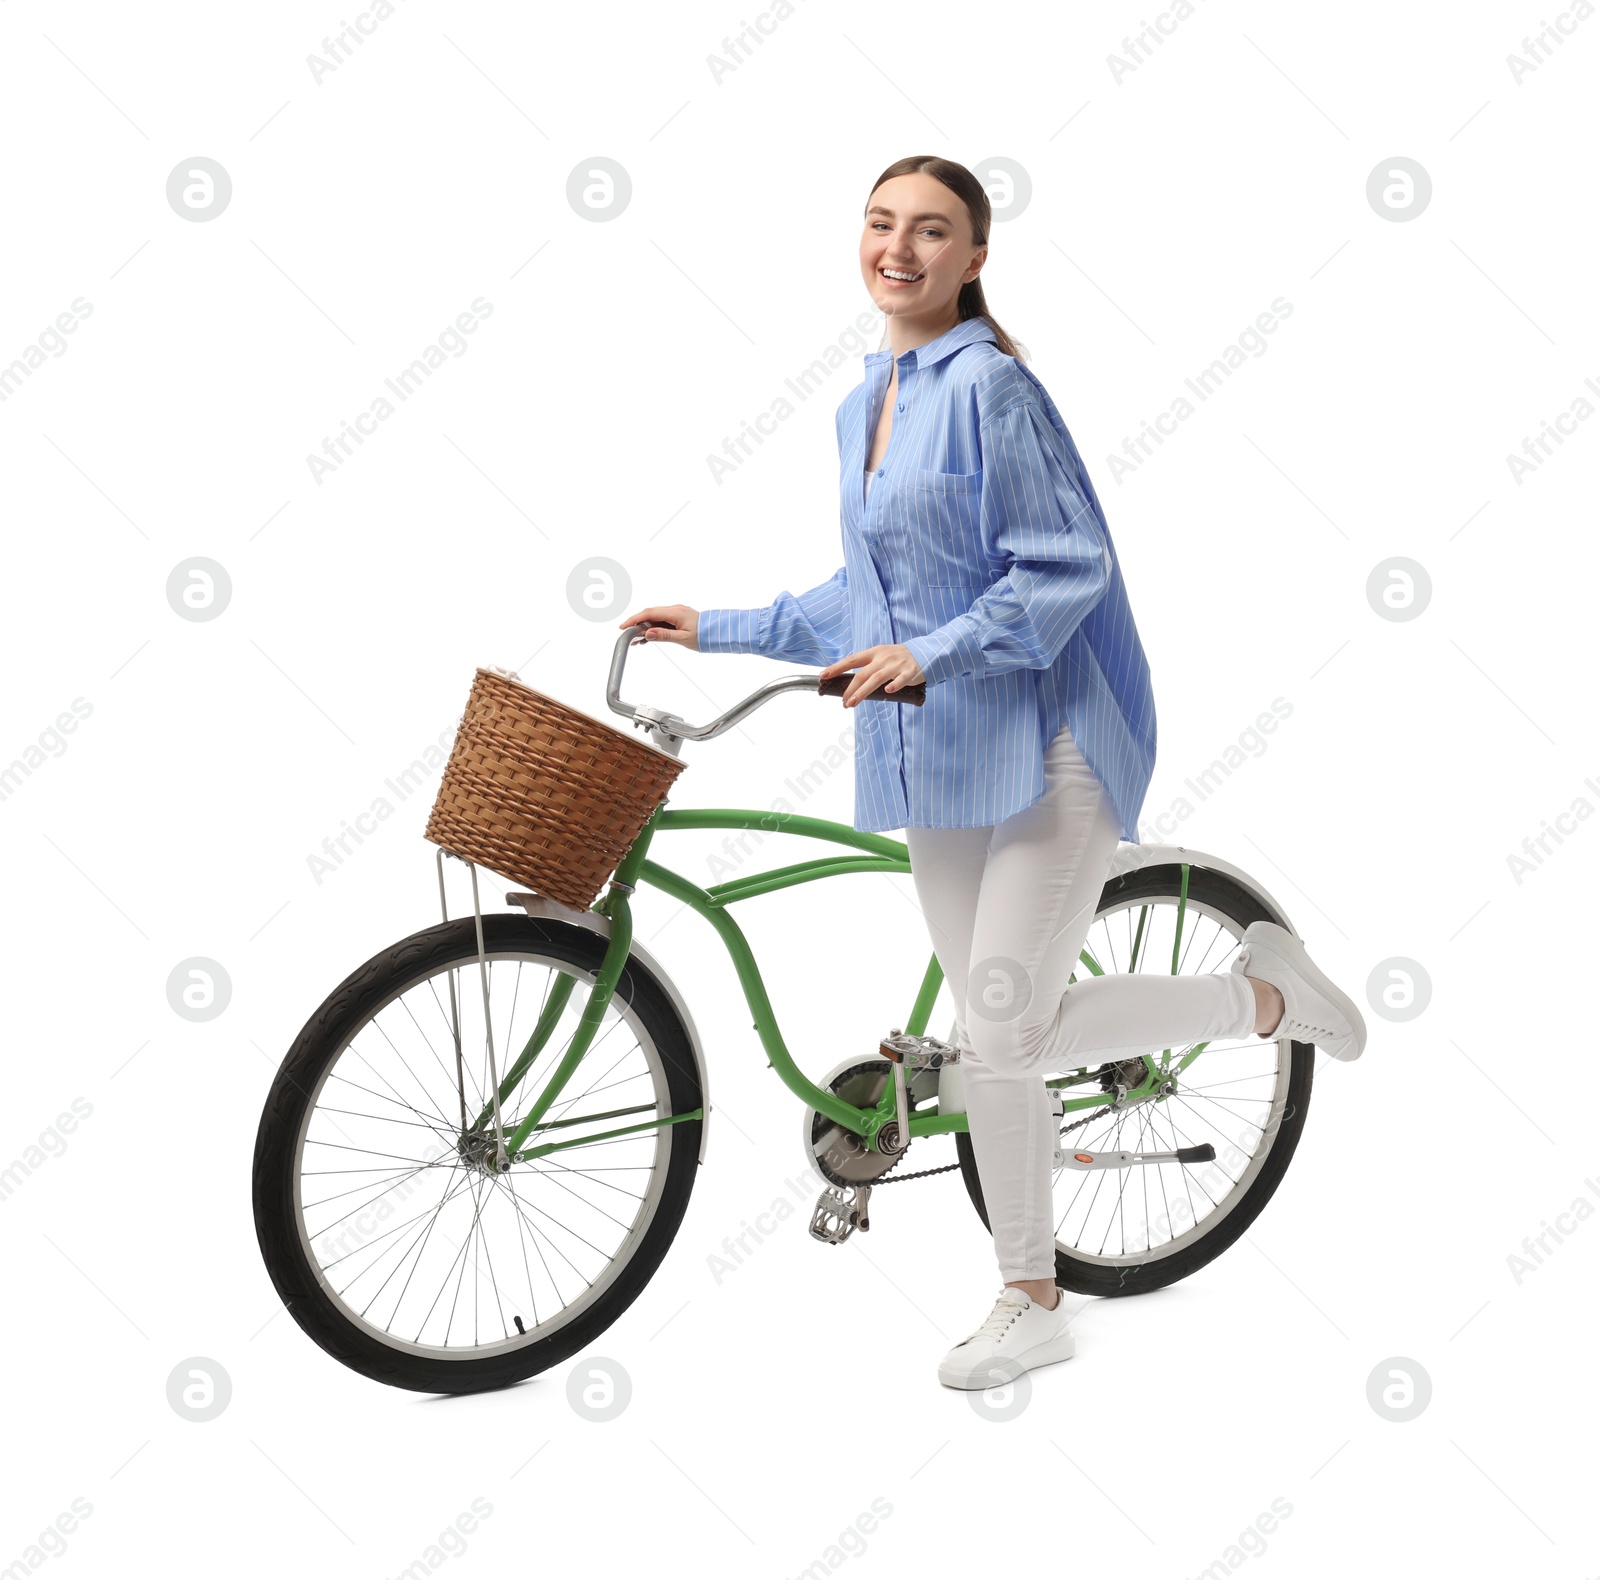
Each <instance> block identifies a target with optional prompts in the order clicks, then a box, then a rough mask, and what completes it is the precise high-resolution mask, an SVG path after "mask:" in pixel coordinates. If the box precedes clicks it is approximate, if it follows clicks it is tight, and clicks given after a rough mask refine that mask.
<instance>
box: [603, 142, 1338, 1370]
mask: <svg viewBox="0 0 1600 1580" xmlns="http://www.w3.org/2000/svg"><path fill="white" fill-rule="evenodd" d="M991 217H992V216H991V211H990V203H989V198H988V195H987V193H986V192H985V191H984V188H983V185H982V183H981V182H980V181H979V180H978V179H977V177H976V176H974V175H973V173H972V172H971V171H970V170H968V169H967V168H966V167H965V166H964V165H960V164H957V163H955V162H954V161H953V160H949V159H942V158H938V157H936V156H933V155H918V156H915V157H913V158H910V159H902V160H898V161H897V162H896V163H894V164H892V165H890V166H889V168H888V169H887V170H885V171H884V172H883V173H882V174H881V175H880V176H879V177H878V179H877V180H876V181H875V182H874V183H873V185H872V189H871V192H870V193H869V195H868V197H867V201H866V204H865V206H864V209H863V212H862V228H861V234H860V239H859V242H858V246H857V258H858V266H859V268H860V271H861V280H862V283H863V284H864V285H865V287H866V289H867V292H868V294H869V295H870V296H871V298H872V300H873V301H874V303H876V305H877V307H878V309H879V311H881V312H882V313H883V314H884V317H885V319H886V321H887V325H886V335H885V344H884V345H883V346H881V347H880V348H879V349H878V350H877V351H873V352H869V353H868V354H867V355H866V356H865V357H864V358H863V364H864V377H863V379H862V381H861V383H860V384H859V385H858V386H857V387H856V388H855V389H853V390H851V391H850V393H849V394H848V395H846V396H845V398H844V400H843V401H842V402H841V403H840V405H839V407H838V410H837V413H836V417H835V427H836V436H837V439H838V446H839V519H840V528H841V535H842V539H843V548H844V561H845V562H844V564H843V565H842V566H840V568H839V569H838V570H837V571H836V572H835V573H834V574H833V575H832V576H831V577H830V578H829V579H828V580H827V581H825V582H823V583H821V584H820V585H818V586H816V587H813V588H810V589H809V590H808V591H806V592H803V593H800V594H799V595H796V594H794V593H792V592H790V591H788V590H787V589H785V590H784V591H783V592H781V593H779V595H778V597H777V598H776V599H775V600H774V601H773V602H772V603H771V604H769V605H767V606H766V607H765V608H755V609H706V610H704V611H703V612H697V611H696V610H694V609H692V608H690V607H688V606H687V605H684V604H665V605H651V606H648V607H646V608H644V609H641V610H638V611H636V612H634V613H632V614H630V615H629V616H628V617H627V618H626V619H625V620H623V621H621V622H620V623H621V625H622V626H624V627H628V626H633V625H637V624H640V623H642V622H647V621H657V622H661V623H660V624H659V625H657V626H654V627H652V628H650V629H648V630H647V631H646V633H645V636H644V638H643V639H644V640H646V641H657V642H660V641H665V642H676V643H679V644H680V645H683V646H686V647H690V648H695V649H698V650H699V651H701V652H707V653H761V654H763V655H765V656H766V657H769V658H776V659H782V660H788V661H790V662H795V663H802V664H818V665H822V666H824V667H823V668H822V670H821V673H820V676H819V679H822V680H826V679H829V678H831V677H834V676H845V677H846V686H845V691H844V693H843V696H844V703H845V706H846V707H847V708H851V709H853V710H855V740H856V752H855V763H856V768H855V788H856V805H855V827H856V828H857V829H859V830H862V831H871V832H878V831H884V830H889V829H904V830H905V832H906V851H907V855H908V857H909V861H910V866H911V876H912V879H913V881H914V883H915V885H916V891H917V898H918V901H919V903H920V905H921V909H922V913H923V917H924V920H925V921H926V923H927V926H928V931H929V934H930V937H931V939H932V943H933V948H934V953H935V954H936V955H937V957H938V962H939V966H940V968H941V970H942V972H943V975H944V980H945V982H946V983H947V984H948V985H949V988H950V993H951V996H952V998H953V1000H954V1003H955V1013H956V1023H955V1028H954V1031H953V1032H952V1036H951V1041H952V1042H953V1043H954V1044H955V1045H956V1046H957V1048H958V1050H959V1058H960V1066H961V1070H962V1087H963V1096H964V1099H965V1108H966V1112H967V1118H968V1129H969V1134H970V1138H971V1148H972V1153H973V1156H974V1159H975V1163H976V1172H977V1175H978V1178H979V1181H980V1183H981V1186H982V1196H983V1201H984V1204H985V1211H986V1213H987V1218H986V1221H987V1223H988V1226H989V1228H990V1230H991V1232H992V1233H993V1235H994V1242H995V1254H996V1260H997V1261H998V1263H999V1267H1000V1273H1001V1277H1002V1278H1003V1280H1004V1287H1003V1288H1002V1289H1001V1292H1000V1298H999V1299H998V1300H997V1301H996V1303H995V1306H994V1309H993V1310H992V1311H991V1312H990V1314H989V1316H988V1317H987V1318H986V1319H985V1321H984V1322H983V1324H982V1325H981V1326H980V1327H978V1328H977V1329H975V1330H974V1331H973V1332H972V1333H971V1334H970V1335H968V1337H967V1338H966V1339H964V1340H963V1341H962V1342H961V1343H960V1344H958V1345H956V1346H955V1347H954V1348H953V1349H952V1350H951V1351H950V1352H949V1354H947V1355H946V1356H945V1357H944V1359H943V1360H942V1361H941V1363H940V1365H939V1380H940V1381H941V1382H943V1383H945V1384H946V1385H947V1386H950V1387H954V1388H974V1389H977V1388H985V1387H988V1386H990V1385H991V1384H992V1383H993V1382H994V1381H995V1379H996V1377H997V1376H998V1375H1000V1374H1001V1373H1004V1374H1005V1375H1006V1376H1008V1377H1011V1378H1014V1377H1015V1375H1016V1373H1017V1372H1018V1371H1022V1370H1027V1369H1029V1368H1030V1367H1034V1366H1042V1365H1047V1364H1049V1363H1051V1362H1053V1361H1059V1360H1065V1359H1066V1358H1067V1357H1068V1356H1070V1355H1071V1354H1072V1353H1073V1348H1074V1341H1073V1337H1072V1335H1071V1334H1070V1333H1069V1332H1068V1329H1067V1320H1068V1314H1067V1312H1066V1310H1065V1308H1064V1306H1063V1303H1062V1300H1061V1289H1060V1287H1059V1286H1058V1285H1057V1284H1056V1282H1055V1276H1056V1270H1057V1268H1058V1266H1063V1265H1065V1266H1070V1262H1066V1263H1061V1262H1058V1255H1060V1256H1065V1253H1064V1252H1060V1251H1059V1250H1058V1244H1059V1242H1058V1241H1057V1239H1056V1232H1055V1227H1054V1224H1055V1220H1056V1218H1057V1217H1058V1216H1060V1214H1058V1213H1057V1212H1056V1211H1055V1210H1054V1206H1053V1201H1052V1191H1053V1180H1052V1174H1053V1172H1054V1171H1055V1163H1054V1159H1055V1158H1056V1157H1057V1156H1059V1155H1060V1134H1061V1131H1060V1124H1059V1119H1058V1117H1057V1114H1056V1112H1055V1111H1054V1110H1053V1108H1052V1103H1051V1100H1050V1097H1049V1094H1048V1092H1047V1090H1046V1087H1045V1076H1046V1075H1049V1074H1059V1073H1063V1072H1065V1071H1067V1070H1070V1069H1072V1068H1074V1067H1076V1066H1079V1065H1081V1064H1082V1063H1083V1058H1082V1057H1081V1052H1082V1050H1085V1049H1106V1048H1111V1049H1116V1050H1119V1052H1123V1051H1125V1054H1126V1056H1128V1057H1131V1056H1132V1055H1134V1054H1136V1053H1140V1052H1148V1053H1160V1052H1161V1051H1162V1050H1163V1049H1167V1048H1172V1047H1179V1046H1184V1047H1187V1046H1192V1045H1196V1044H1200V1045H1209V1044H1212V1043H1216V1042H1220V1041H1222V1040H1225V1039H1226V1040H1237V1039H1241V1038H1245V1037H1249V1036H1251V1035H1252V1034H1254V1035H1262V1034H1269V1035H1271V1036H1273V1038H1274V1040H1275V1041H1280V1038H1286V1037H1291V1036H1299V1037H1301V1038H1302V1039H1303V1040H1307V1041H1310V1040H1316V1041H1318V1042H1320V1043H1321V1044H1322V1045H1323V1046H1324V1047H1325V1048H1327V1049H1328V1051H1329V1052H1331V1053H1333V1054H1334V1055H1335V1057H1339V1058H1354V1057H1355V1056H1356V1055H1357V1054H1359V1053H1360V1051H1361V1043H1362V1041H1363V1039H1364V1037H1365V1028H1364V1027H1363V1026H1362V1025H1361V1022H1360V1016H1359V1014H1358V1012H1357V1011H1356V1009H1355V1006H1354V1005H1353V1004H1352V1003H1351V1002H1350V1001H1349V999H1348V998H1346V997H1345V996H1344V995H1343V994H1342V993H1340V992H1339V990H1338V989H1337V988H1336V987H1334V986H1333V984H1332V983H1331V982H1329V981H1328V979H1327V978H1326V977H1324V976H1323V975H1322V973H1321V972H1320V971H1318V970H1317V969H1316V968H1315V967H1314V966H1313V965H1312V964H1311V963H1310V961H1309V959H1308V958H1307V957H1306V956H1305V954H1304V950H1303V948H1301V947H1300V946H1299V944H1298V941H1297V940H1295V939H1294V938H1293V937H1292V935H1290V934H1289V933H1287V932H1286V931H1285V930H1284V929H1282V928H1278V929H1277V930H1276V932H1270V931H1260V929H1270V928H1271V927H1272V926H1273V924H1271V923H1262V922H1257V923H1254V924H1252V930H1251V932H1249V933H1247V934H1246V940H1245V941H1246V942H1247V943H1248V944H1249V945H1250V946H1251V947H1250V948H1249V949H1248V950H1246V951H1245V953H1243V954H1241V955H1240V956H1239V957H1238V959H1236V960H1235V961H1234V963H1233V966H1232V968H1231V969H1228V970H1216V969H1213V970H1209V971H1202V972H1197V973H1196V974H1194V975H1181V974H1177V972H1176V967H1175V968H1174V974H1171V975H1165V976H1160V975H1156V974H1153V973H1152V974H1150V975H1144V974H1132V975H1129V974H1121V973H1110V974H1106V975H1098V974H1097V975H1092V976H1090V977H1088V978H1087V979H1086V980H1084V981H1081V982H1080V981H1078V980H1077V976H1076V969H1077V967H1078V965H1079V960H1080V953H1081V951H1082V949H1083V947H1084V944H1085V941H1086V939H1087V937H1088V933H1089V928H1090V926H1091V924H1092V923H1093V921H1094V918H1095V912H1096V906H1097V904H1098V903H1099V901H1100V898H1101V894H1102V891H1103V889H1104V886H1105V883H1106V879H1107V874H1108V872H1109V871H1110V863H1111V858H1112V856H1113V854H1114V853H1115V851H1116V848H1117V844H1118V840H1119V837H1120V838H1121V839H1126V840H1129V841H1132V842H1137V840H1138V832H1137V830H1138V818H1139V811H1140V808H1141V806H1142V805H1143V802H1144V797H1145V792H1146V790H1147V788H1148V786H1149V783H1150V777H1151V773H1152V771H1153V769H1154V765H1155V750H1156V720H1155V703H1154V695H1153V692H1152V688H1151V683H1150V667H1149V664H1148V663H1147V661H1146V659H1145V654H1144V649H1143V646H1142V645H1141V643H1140V640H1139V633H1138V629H1137V627H1136V625H1135V623H1134V619H1133V611H1132V608H1131V607H1130V604H1129V600H1128V593H1127V588H1126V586H1125V585H1124V582H1123V577H1122V568H1121V565H1120V563H1119V561H1118V559H1117V553H1116V548H1115V546H1114V544H1113V543H1112V541H1111V530H1110V527H1109V526H1108V524H1107V522H1106V518H1105V513H1104V511H1103V510H1102V509H1101V506H1100V500H1099V498H1098V496H1097V495H1096V493H1095V489H1094V485H1093V483H1091V482H1090V480H1089V474H1088V469H1087V468H1086V467H1085V466H1084V463H1083V458H1082V457H1081V456H1080V455H1079V453H1078V449H1077V446H1076V445H1075V444H1074V442H1073V439H1072V435H1071V434H1070V433H1069V432H1068V431H1067V426H1066V423H1065V422H1064V421H1063V420H1062V418H1061V413H1060V412H1059V411H1058V410H1057V409H1056V406H1055V402H1054V401H1053V400H1051V398H1050V395H1049V392H1048V391H1047V390H1046V389H1045V387H1044V385H1043V384H1042V383H1041V382H1040V381H1039V379H1038V378H1037V377H1035V375H1034V374H1033V373H1032V372H1030V371H1029V370H1028V369H1027V368H1026V367H1025V366H1024V365H1023V364H1024V361H1025V354H1024V352H1023V349H1022V348H1021V347H1020V346H1019V345H1018V344H1017V343H1016V342H1015V341H1013V340H1012V338H1011V336H1010V335H1008V334H1007V333H1006V331H1005V330H1004V329H1002V328H1001V327H1000V326H999V324H997V323H996V322H995V320H994V317H993V315H992V314H991V313H990V312H989V308H988V305H987V303H986V301H985V300H984V294H983V287H982V285H981V283H980V281H979V276H980V273H981V271H982V269H983V266H984V263H985V261H986V259H987V257H988V253H989V246H988V240H989V226H990V221H991ZM918 683H921V684H922V685H924V686H925V688H926V694H925V697H924V700H923V704H922V706H920V707H898V708H887V709H886V708H884V707H882V706H881V705H878V704H875V705H874V706H873V707H871V708H861V707H860V706H859V704H860V703H861V702H862V701H863V700H865V699H866V698H867V697H868V696H870V695H871V694H873V693H874V692H877V691H879V690H880V688H881V690H882V692H883V694H885V695H892V694H893V693H895V692H898V691H902V690H903V689H904V688H906V687H907V686H912V685H916V684H918ZM1141 927H1142V924H1141ZM1247 957H1248V958H1249V960H1250V962H1251V969H1252V971H1253V972H1255V973H1257V974H1256V975H1253V976H1248V977H1247V976H1245V975H1244V974H1243V970H1242V966H1243V964H1244V963H1245V960H1246V958H1247ZM1291 1012H1293V1013H1292V1014H1291ZM1312 1022H1314V1024H1310V1023H1312ZM1280 1046H1281V1041H1280ZM1074 1188H1075V1187H1074V1186H1067V1187H1066V1189H1067V1190H1068V1191H1069V1193H1070V1191H1071V1190H1072V1189H1074ZM997 1367H998V1368H1000V1369H1001V1372H999V1373H997V1371H996V1368H997Z"/></svg>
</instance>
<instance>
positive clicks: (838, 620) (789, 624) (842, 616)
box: [695, 565, 850, 665]
mask: <svg viewBox="0 0 1600 1580" xmlns="http://www.w3.org/2000/svg"><path fill="white" fill-rule="evenodd" d="M695 645H696V646H697V647H698V648H699V650H700V651H701V652H702V653H759V654H761V655H762V656H763V657H765V658H776V659H782V660H785V661H787V662H789V663H795V664H818V665H821V664H831V663H832V662H833V661H834V660H835V659H836V658H843V657H844V655H845V654H846V653H848V652H849V651H850V592H849V586H848V583H847V578H846V576H845V567H844V566H842V565H841V566H840V567H839V569H838V570H836V571H835V572H834V573H833V575H832V576H830V577H829V578H828V580H827V581H825V582H822V583H820V584H819V585H818V586H816V587H813V588H811V589H810V590H809V591H807V592H803V593H801V594H799V596H798V597H797V596H796V595H795V594H793V593H791V592H789V591H788V590H787V589H785V590H784V591H783V592H781V593H779V594H778V596H777V597H776V598H775V599H773V601H772V602H771V603H770V604H768V605H767V606H766V608H764V609H702V610H701V611H700V621H699V625H698V626H697V628H696V638H695Z"/></svg>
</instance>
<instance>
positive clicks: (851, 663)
mask: <svg viewBox="0 0 1600 1580" xmlns="http://www.w3.org/2000/svg"><path fill="white" fill-rule="evenodd" d="M866 657H867V654H866V653H851V654H849V655H848V656H847V657H845V658H839V659H835V660H834V662H833V663H831V664H829V665H828V667H827V668H826V669H825V670H823V671H822V678H823V679H824V680H826V679H829V678H831V677H832V676H834V675H840V674H843V673H844V671H845V670H847V669H854V668H855V667H856V665H857V664H859V663H860V662H861V661H862V660H863V659H864V658H866Z"/></svg>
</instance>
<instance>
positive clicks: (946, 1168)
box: [865, 1102, 1125, 1190]
mask: <svg viewBox="0 0 1600 1580" xmlns="http://www.w3.org/2000/svg"><path fill="white" fill-rule="evenodd" d="M1124 1106H1125V1105H1124V1104H1123V1103H1120V1102H1117V1103H1112V1104H1111V1105H1110V1107H1108V1108H1102V1109H1100V1110H1099V1111H1098V1112H1096V1113H1092V1114H1086V1115H1085V1116H1084V1117H1083V1118H1082V1119H1075V1120H1073V1122H1072V1123H1071V1124H1070V1125H1063V1126H1062V1127H1061V1130H1060V1132H1059V1133H1060V1134H1061V1135H1063V1136H1064V1135H1066V1133H1067V1132H1068V1131H1069V1130H1078V1129H1080V1128H1081V1127H1082V1126H1084V1125H1086V1124H1088V1123H1089V1121H1090V1120H1092V1119H1100V1118H1103V1117H1104V1116H1105V1115H1106V1114H1114V1113H1116V1112H1117V1111H1118V1110H1119V1109H1121V1108H1123V1107H1124ZM960 1167H961V1160H960V1159H959V1158H958V1159H957V1160H956V1161H955V1162H954V1163H946V1164H944V1165H943V1166H942V1167H941V1168H936V1169H918V1170H917V1172H916V1173H915V1174H881V1175H879V1176H878V1178H877V1179H875V1180H868V1181H866V1182H865V1183H867V1184H870V1185H871V1186H872V1188H873V1189H874V1190H876V1189H877V1188H878V1187H879V1186H880V1185H904V1184H906V1183H908V1182H909V1181H911V1180H924V1179H927V1178H928V1176H929V1175H930V1174H948V1173H949V1172H950V1170H951V1169H958V1168H960Z"/></svg>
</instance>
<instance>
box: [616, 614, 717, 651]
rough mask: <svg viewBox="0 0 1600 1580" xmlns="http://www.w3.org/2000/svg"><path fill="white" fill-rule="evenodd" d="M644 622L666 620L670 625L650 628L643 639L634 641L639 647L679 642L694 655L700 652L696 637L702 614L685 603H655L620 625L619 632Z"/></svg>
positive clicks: (639, 638)
mask: <svg viewBox="0 0 1600 1580" xmlns="http://www.w3.org/2000/svg"><path fill="white" fill-rule="evenodd" d="M643 620H666V621H669V622H670V625H658V626H650V627H648V628H647V629H646V630H645V633H644V635H643V636H641V637H635V638H634V639H633V645H634V646H635V647H637V646H638V645H639V644H640V642H677V643H678V644H679V645H680V646H682V647H686V648H688V649H689V651H690V652H692V653H697V652H699V651H700V649H699V645H698V643H696V641H695V635H696V633H697V632H698V631H699V629H700V612H699V610H697V609H691V608H690V607H689V606H688V604H685V603H653V604H651V605H650V606H649V607H648V608H647V609H641V610H639V612H638V613H637V614H630V615H629V616H628V618H627V619H626V620H624V621H622V622H621V623H620V625H619V626H618V628H617V629H618V630H626V629H627V628H628V627H629V626H630V625H638V624H639V623H640V622H641V621H643Z"/></svg>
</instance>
